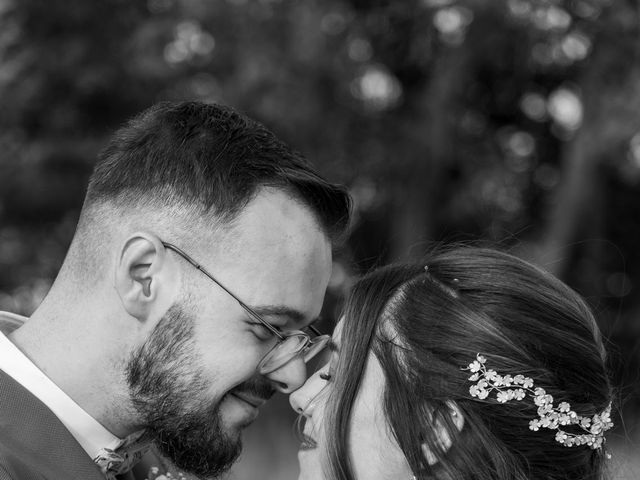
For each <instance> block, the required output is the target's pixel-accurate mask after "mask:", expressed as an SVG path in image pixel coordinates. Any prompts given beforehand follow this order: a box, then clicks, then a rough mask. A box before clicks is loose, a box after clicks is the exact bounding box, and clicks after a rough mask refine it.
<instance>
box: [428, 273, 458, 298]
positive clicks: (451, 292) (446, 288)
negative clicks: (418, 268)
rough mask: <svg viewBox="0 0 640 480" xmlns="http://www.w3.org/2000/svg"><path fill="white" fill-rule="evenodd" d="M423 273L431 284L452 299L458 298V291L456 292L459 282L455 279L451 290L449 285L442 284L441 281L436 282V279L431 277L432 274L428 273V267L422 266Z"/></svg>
mask: <svg viewBox="0 0 640 480" xmlns="http://www.w3.org/2000/svg"><path fill="white" fill-rule="evenodd" d="M424 271H425V273H426V274H427V276H428V277H429V279H430V280H431V281H432V282H434V283H436V284H437V285H438V286H439V287H440V288H441V289H442V290H444V291H445V292H446V293H447V294H449V295H451V296H452V297H453V298H458V297H459V294H458V291H457V288H458V283H459V280H458V279H457V278H454V279H453V280H452V283H453V288H452V287H450V286H449V285H447V284H445V283H444V282H442V281H440V280H438V279H437V278H435V277H434V276H433V274H432V273H431V272H430V271H429V265H425V266H424Z"/></svg>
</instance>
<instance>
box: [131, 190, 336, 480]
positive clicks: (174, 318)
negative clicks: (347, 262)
mask: <svg viewBox="0 0 640 480" xmlns="http://www.w3.org/2000/svg"><path fill="white" fill-rule="evenodd" d="M189 253H190V254H191V255H192V256H193V257H194V258H196V259H197V260H198V261H199V262H202V265H203V267H204V268H206V269H207V270H208V271H209V272H210V273H212V274H213V275H214V276H215V277H216V278H217V279H218V280H219V281H220V282H221V283H222V284H223V285H224V286H225V287H227V288H228V289H229V290H230V291H231V292H233V293H234V294H235V295H236V296H237V297H238V298H240V299H241V300H242V301H243V302H244V303H245V304H247V305H249V306H250V307H251V308H252V309H254V310H255V311H257V312H258V313H259V314H261V316H262V317H263V318H264V319H265V320H267V321H268V322H269V323H271V324H272V325H273V326H275V327H276V328H278V329H281V330H291V329H301V328H303V327H304V326H306V325H308V324H309V323H310V322H311V321H313V320H314V319H315V318H316V317H317V316H318V315H319V313H320V309H321V307H322V302H323V298H324V292H325V289H326V286H327V284H328V281H329V275H330V269H331V247H330V244H329V242H328V240H327V239H326V237H325V236H324V234H323V233H322V232H321V231H320V230H319V227H318V225H317V224H316V221H315V219H314V218H313V217H312V216H311V213H310V212H309V211H308V210H307V209H306V208H305V207H302V206H300V205H299V204H298V203H296V202H294V201H293V200H291V199H290V197H288V196H287V195H285V194H283V193H281V192H276V191H273V190H263V192H262V193H260V194H259V195H258V196H257V197H256V199H254V200H253V201H252V202H251V203H250V204H249V205H248V206H247V208H246V209H245V211H244V212H243V213H242V214H241V215H240V217H239V218H238V219H237V221H236V223H235V225H234V227H233V228H232V231H231V232H230V234H229V235H226V236H225V238H224V240H222V241H221V242H217V243H216V244H212V245H211V247H210V248H209V252H208V254H207V251H206V248H203V249H200V251H196V252H189ZM175 261H177V262H182V264H183V265H182V268H183V269H192V271H191V272H190V273H186V275H185V278H186V281H185V292H184V294H185V298H187V299H188V300H186V301H182V302H180V303H179V304H176V305H174V306H173V307H172V308H171V309H170V310H169V311H168V312H167V314H166V315H165V317H164V318H163V319H162V320H161V322H160V323H159V324H158V325H157V326H156V328H155V330H154V332H153V333H152V334H151V336H150V337H149V338H148V340H147V342H146V343H145V344H144V345H143V346H142V347H141V348H140V349H139V350H138V351H136V352H134V355H133V356H132V358H131V360H130V362H129V365H128V375H129V382H130V387H131V388H130V389H131V398H132V401H133V404H134V406H135V407H136V409H137V411H138V413H139V416H140V420H141V422H142V424H143V425H144V426H145V427H146V428H147V431H148V433H149V434H151V435H152V436H153V437H155V438H154V440H155V441H156V443H157V444H158V447H159V448H160V450H161V451H162V452H163V453H164V454H166V455H167V456H168V457H169V458H171V459H172V460H173V461H174V462H175V463H176V464H177V466H179V467H181V468H183V469H185V470H188V471H191V472H193V473H195V474H196V475H199V476H215V475H217V474H219V473H222V472H223V471H224V470H226V469H227V468H228V467H229V466H230V465H231V463H232V462H233V461H234V460H235V459H236V458H237V455H238V454H239V452H240V448H241V441H240V432H241V430H242V429H243V428H244V427H246V426H247V425H249V424H250V423H251V422H252V421H253V420H254V419H255V417H256V416H257V414H258V407H259V406H260V405H261V404H262V403H263V402H264V401H266V400H267V399H268V398H269V397H270V396H271V395H272V394H273V393H274V391H275V390H276V389H277V390H281V391H285V392H290V391H292V390H295V389H296V388H298V387H299V386H300V385H301V384H302V383H303V382H304V380H305V372H304V368H303V365H302V361H301V360H300V359H298V360H296V361H292V362H290V363H289V364H287V365H285V366H284V367H283V368H281V369H279V370H276V371H275V372H273V373H270V374H269V375H268V376H266V377H265V376H260V375H258V374H257V373H256V367H257V365H258V363H259V361H260V360H261V359H262V357H263V356H264V355H265V354H266V353H267V352H268V351H269V350H270V349H271V348H272V347H273V346H274V344H275V343H276V340H275V338H274V336H273V335H272V334H271V333H269V332H268V331H267V330H266V329H265V328H264V327H263V326H261V325H260V324H259V323H256V321H255V320H254V319H252V318H251V317H249V316H248V315H247V314H246V312H245V311H244V310H243V309H242V307H241V306H240V305H239V304H238V302H237V301H236V300H235V299H234V298H232V297H231V296H230V295H229V294H228V293H227V292H225V291H224V290H222V289H221V288H220V287H219V286H217V285H216V284H215V283H213V282H212V281H210V280H209V279H207V277H205V276H204V275H202V274H201V273H200V272H198V271H197V270H195V269H193V267H191V266H190V265H189V264H188V263H187V262H184V261H183V260H182V259H181V258H179V257H178V256H177V255H176V256H175Z"/></svg>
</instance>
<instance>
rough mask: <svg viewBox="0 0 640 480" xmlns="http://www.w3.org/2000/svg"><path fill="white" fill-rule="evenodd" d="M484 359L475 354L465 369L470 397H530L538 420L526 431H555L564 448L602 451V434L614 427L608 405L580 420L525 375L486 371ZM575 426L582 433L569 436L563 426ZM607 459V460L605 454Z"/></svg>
mask: <svg viewBox="0 0 640 480" xmlns="http://www.w3.org/2000/svg"><path fill="white" fill-rule="evenodd" d="M486 361H487V360H486V358H485V357H483V356H482V355H480V354H478V355H477V356H476V359H475V360H474V361H473V362H471V363H470V364H469V365H468V366H467V367H466V368H463V369H462V370H468V371H470V372H471V376H470V377H469V380H470V381H472V382H476V383H475V384H474V385H471V387H469V393H470V394H471V396H472V397H476V398H479V399H480V400H484V399H485V398H487V397H489V395H490V394H491V393H492V392H496V400H497V401H498V402H499V403H506V402H510V401H513V400H516V401H520V400H524V399H525V398H526V397H527V396H529V397H532V398H533V402H534V403H535V405H536V406H537V407H538V418H536V419H533V420H531V421H530V422H529V429H530V430H533V431H534V432H537V431H538V430H540V429H541V428H548V429H550V430H557V432H556V442H558V443H560V444H562V445H564V446H565V447H574V446H579V445H587V446H589V447H591V448H592V449H594V450H595V449H599V448H602V445H603V443H604V442H605V438H604V432H606V431H607V430H609V429H610V428H611V427H613V422H612V421H611V403H609V405H608V406H607V408H605V409H604V411H603V412H602V413H599V414H595V415H594V416H593V417H583V416H581V415H578V414H577V413H576V412H574V411H573V410H572V409H571V405H569V404H568V403H567V402H560V403H559V404H558V405H557V406H556V405H554V403H553V397H552V396H551V395H549V394H548V393H547V392H546V391H545V390H544V389H543V388H539V387H536V386H535V385H534V383H533V380H532V379H531V378H529V377H525V376H524V375H514V376H512V375H499V374H498V373H497V372H496V371H495V370H491V369H487V367H486V366H485V363H486ZM569 425H576V426H578V427H579V428H580V429H582V430H583V431H584V432H585V433H582V434H574V433H569V432H567V431H566V430H564V429H563V428H562V427H565V426H569ZM607 457H610V456H609V455H607Z"/></svg>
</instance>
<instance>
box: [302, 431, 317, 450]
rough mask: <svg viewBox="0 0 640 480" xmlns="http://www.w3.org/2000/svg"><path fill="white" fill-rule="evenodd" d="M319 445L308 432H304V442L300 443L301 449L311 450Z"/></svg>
mask: <svg viewBox="0 0 640 480" xmlns="http://www.w3.org/2000/svg"><path fill="white" fill-rule="evenodd" d="M317 446H318V443H317V442H316V441H315V440H314V439H313V438H312V437H310V436H309V435H307V434H306V433H303V434H302V442H301V443H300V450H311V449H314V448H316V447H317Z"/></svg>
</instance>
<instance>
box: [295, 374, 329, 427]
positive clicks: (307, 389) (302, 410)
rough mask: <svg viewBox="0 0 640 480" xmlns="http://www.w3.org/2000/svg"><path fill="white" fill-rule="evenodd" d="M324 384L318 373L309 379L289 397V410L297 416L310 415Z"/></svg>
mask: <svg viewBox="0 0 640 480" xmlns="http://www.w3.org/2000/svg"><path fill="white" fill-rule="evenodd" d="M324 384H325V381H324V380H322V379H321V378H320V377H319V374H318V373H316V374H315V375H313V376H312V377H310V378H309V379H308V380H307V381H306V382H305V383H304V385H302V387H300V388H299V389H298V390H296V391H295V392H293V393H292V394H291V395H289V404H290V405H291V408H293V410H294V411H295V412H296V413H298V414H303V415H306V416H309V415H311V413H312V410H313V406H314V404H315V403H316V402H315V401H316V400H317V399H318V396H319V395H320V392H321V391H322V386H323V385H324Z"/></svg>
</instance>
